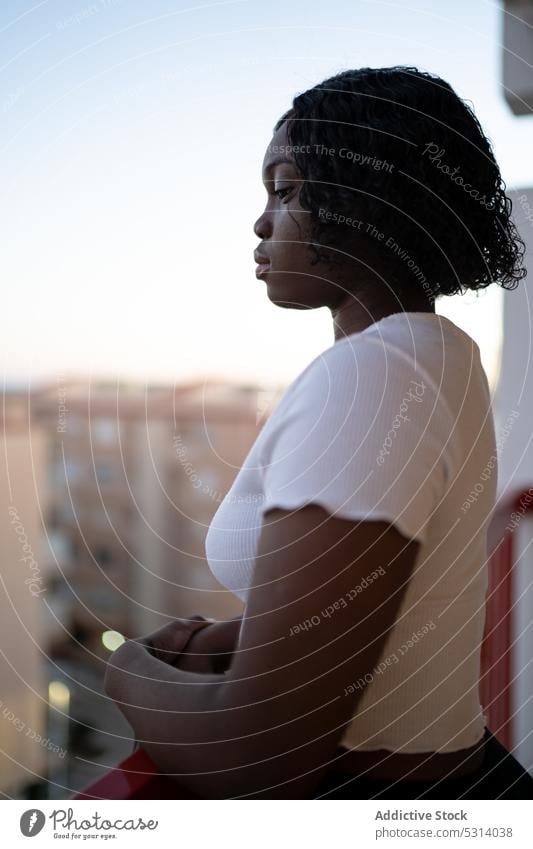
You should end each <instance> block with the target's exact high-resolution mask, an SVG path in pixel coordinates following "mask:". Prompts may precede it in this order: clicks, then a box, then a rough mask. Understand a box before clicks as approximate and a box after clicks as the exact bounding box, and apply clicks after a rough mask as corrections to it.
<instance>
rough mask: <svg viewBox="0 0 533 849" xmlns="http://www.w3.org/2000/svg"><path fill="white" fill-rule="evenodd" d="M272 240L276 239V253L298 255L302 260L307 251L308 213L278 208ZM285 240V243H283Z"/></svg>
mask: <svg viewBox="0 0 533 849" xmlns="http://www.w3.org/2000/svg"><path fill="white" fill-rule="evenodd" d="M274 221H275V226H274V232H273V234H272V235H273V238H274V240H276V241H278V242H279V244H278V246H277V250H276V253H278V252H279V253H280V254H283V255H292V256H294V257H295V256H298V258H299V260H300V261H302V260H303V259H304V257H305V256H306V251H307V252H308V249H307V246H308V244H309V232H308V226H309V214H308V213H306V212H304V211H303V210H302V211H300V210H298V209H294V208H291V210H290V211H289V210H280V211H279V212H278V213H277V215H276V217H275V219H274ZM283 242H285V244H283Z"/></svg>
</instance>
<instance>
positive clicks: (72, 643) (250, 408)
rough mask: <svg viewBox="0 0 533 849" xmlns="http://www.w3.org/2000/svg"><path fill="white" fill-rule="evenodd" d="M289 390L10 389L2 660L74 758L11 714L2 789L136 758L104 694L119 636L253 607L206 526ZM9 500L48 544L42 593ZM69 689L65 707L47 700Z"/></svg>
mask: <svg viewBox="0 0 533 849" xmlns="http://www.w3.org/2000/svg"><path fill="white" fill-rule="evenodd" d="M280 391H281V390H280V389H279V388H272V389H267V390H265V389H261V388H259V387H254V386H251V387H246V386H238V385H229V384H224V383H221V382H218V383H213V384H187V385H183V386H174V387H168V386H159V387H153V388H152V387H144V386H140V385H130V386H120V385H119V384H112V383H108V384H106V383H95V382H89V381H83V380H82V381H62V380H59V381H57V382H56V383H54V384H49V385H46V386H42V387H39V388H37V389H35V390H33V391H32V392H31V393H29V394H27V395H22V394H20V395H10V394H9V393H8V394H7V395H6V399H7V400H6V402H5V404H4V406H5V408H6V411H7V412H6V416H5V418H6V423H5V426H4V451H3V456H4V457H5V458H9V475H6V476H4V477H5V480H6V481H8V480H10V481H11V489H10V486H8V485H7V484H4V490H3V492H2V499H3V504H2V516H3V525H2V527H1V529H0V534H1V538H0V544H1V545H2V551H3V552H4V557H5V559H4V562H5V568H4V569H3V570H2V572H3V574H4V573H5V574H4V595H5V599H4V607H5V606H6V605H9V603H10V602H9V599H12V601H13V604H12V612H11V614H10V616H7V617H4V620H3V621H2V625H1V626H0V627H1V628H2V635H1V636H2V646H10V645H13V651H14V654H13V657H11V658H9V662H10V663H11V665H13V666H14V667H15V669H16V671H13V670H12V669H11V668H10V665H9V662H7V664H6V663H4V664H3V667H2V693H3V694H5V700H4V701H5V704H6V705H7V707H8V709H9V710H10V711H12V712H13V714H14V715H16V716H19V717H21V720H22V721H24V723H26V724H27V725H31V727H34V728H35V729H36V730H37V729H38V730H39V734H40V736H41V738H42V739H43V740H44V738H45V737H46V736H47V734H48V736H49V737H51V738H52V737H53V739H54V740H55V744H57V745H56V747H57V746H59V747H60V751H59V753H58V752H56V753H55V755H54V757H55V761H52V760H51V757H52V756H51V754H50V749H49V748H48V749H46V748H45V747H44V746H43V745H36V744H35V742H33V744H32V745H29V738H28V740H25V739H24V737H23V735H22V734H20V733H18V732H16V729H15V727H14V725H13V722H9V721H8V720H4V722H3V724H2V725H0V729H1V732H0V733H2V738H1V740H2V750H3V751H4V752H5V753H6V754H5V755H4V757H3V760H2V768H1V770H0V791H3V792H5V793H6V794H8V795H15V796H16V795H17V794H22V795H24V792H25V790H24V788H25V787H28V786H31V785H33V784H34V783H38V782H39V779H40V778H41V779H42V778H48V780H49V781H50V782H52V783H53V789H52V791H51V797H52V798H60V797H62V796H63V797H66V796H68V795H69V793H70V792H71V790H72V789H77V788H79V787H81V786H84V785H85V784H86V783H87V782H88V781H90V780H91V779H93V778H94V777H95V776H96V775H98V774H100V773H99V767H98V764H99V763H101V764H102V769H103V768H104V766H103V765H106V766H107V765H108V764H109V763H115V762H117V760H120V758H121V757H123V756H124V755H125V754H127V753H128V752H129V750H130V748H131V741H130V740H129V729H128V727H127V725H126V723H125V722H124V721H123V720H122V718H121V717H120V716H119V712H118V711H116V709H113V708H112V706H110V705H109V704H108V703H107V704H106V700H105V697H104V695H103V687H102V684H103V676H104V671H105V664H106V661H107V658H108V657H109V654H110V650H111V649H110V645H111V643H106V634H107V635H108V636H109V633H110V632H111V636H112V638H114V639H116V638H117V635H118V636H119V637H120V635H122V637H125V638H128V637H131V636H139V635H140V634H143V633H148V632H149V631H150V630H153V629H155V628H157V627H159V626H160V625H163V624H165V623H166V622H168V621H170V620H171V619H173V618H176V617H186V616H189V615H191V614H194V613H201V614H203V615H204V616H209V617H214V618H227V617H230V616H233V615H236V614H237V613H238V612H239V611H240V610H241V608H242V605H241V603H240V601H239V600H238V599H236V597H234V596H233V595H232V594H231V593H229V592H228V591H227V590H225V589H224V588H223V587H221V586H220V585H219V584H218V583H217V582H216V580H215V579H214V578H213V576H212V575H211V572H210V570H209V568H208V566H207V562H206V559H205V548H204V540H205V534H206V532H207V527H208V525H209V523H210V521H211V518H212V516H213V514H214V513H215V511H216V510H217V508H218V505H219V503H220V502H221V500H222V498H223V497H224V495H225V493H226V492H227V490H228V489H229V487H230V486H231V484H232V482H233V480H234V478H235V476H236V474H237V472H238V470H239V468H240V466H241V464H242V461H243V460H244V458H245V456H246V454H247V452H248V450H249V449H250V447H251V445H252V444H253V442H254V440H255V439H256V437H257V435H258V433H259V430H260V429H261V427H262V426H263V424H264V421H265V420H266V418H267V417H268V414H269V412H270V410H271V409H272V407H273V406H274V404H275V401H276V399H277V397H278V396H279V392H280ZM5 462H7V461H5ZM36 479H38V480H39V484H38V486H37V484H36V483H35V480H36ZM13 489H15V490H16V491H13ZM10 508H12V509H14V508H16V509H18V510H19V513H20V520H21V521H22V522H23V525H24V530H25V532H26V534H27V536H28V539H30V540H31V541H32V545H33V546H34V547H35V549H36V550H37V548H38V550H39V556H38V558H37V556H36V561H37V560H38V562H39V564H40V568H41V570H42V572H41V573H40V583H39V584H35V587H34V589H36V590H39V589H42V592H41V593H40V594H39V593H36V595H35V596H33V595H32V594H31V593H30V592H29V591H28V586H27V585H24V583H23V581H22V573H21V566H20V563H19V558H20V556H21V552H20V543H19V540H18V538H17V536H16V534H15V533H14V531H13V528H12V524H10V522H11V520H12V517H13V515H14V514H13V513H10V512H9V509H10ZM43 599H46V600H45V601H43ZM26 621H28V622H30V624H31V627H29V628H28V630H29V631H30V633H31V635H32V638H31V639H29V638H26V637H25V635H24V625H23V624H21V622H22V623H24V622H26ZM15 655H16V656H15ZM0 659H1V658H0ZM50 682H52V690H50ZM54 687H56V690H54ZM57 687H60V688H62V689H60V691H59V692H60V693H66V697H65V698H66V702H65V705H64V707H65V710H63V711H62V710H60V709H59V710H58V709H57V708H58V706H57V705H56V706H55V707H54V706H52V708H50V707H49V705H48V702H49V700H50V699H49V694H50V692H56V691H57ZM2 698H4V696H2ZM110 707H111V711H110V710H109V708H110ZM62 714H67V726H65V719H64V717H63V719H61V715H62ZM65 727H68V735H67V737H65V733H66V732H65ZM23 742H24V746H22V743H23ZM51 745H52V743H50V746H51ZM21 746H22V747H21ZM66 749H67V750H68V755H67V757H65V756H64V755H61V752H62V751H65V750H66ZM10 758H12V759H13V761H15V762H18V763H19V764H20V766H19V768H18V771H16V770H14V769H13V766H12V762H11V760H10ZM49 792H50V791H49Z"/></svg>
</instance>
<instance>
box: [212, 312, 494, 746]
mask: <svg viewBox="0 0 533 849" xmlns="http://www.w3.org/2000/svg"><path fill="white" fill-rule="evenodd" d="M496 485H497V458H496V441H495V433H494V423H493V416H492V409H491V398H490V392H489V386H488V382H487V377H486V374H485V371H484V369H483V366H482V364H481V360H480V353H479V348H478V346H477V344H476V343H475V342H474V340H473V339H472V338H471V337H470V336H469V335H468V334H466V333H465V332H464V331H463V330H461V329H460V328H459V327H457V326H456V325H455V324H454V323H453V322H452V321H450V320H449V319H447V318H445V317H443V316H440V315H437V314H433V313H418V312H400V313H394V314H392V315H389V316H386V317H385V318H383V319H381V320H380V321H377V322H375V323H374V324H372V325H370V326H369V327H367V328H365V329H364V330H363V331H361V332H358V333H353V334H351V335H350V336H346V337H344V338H343V339H341V340H339V341H337V342H335V343H334V344H333V345H332V346H331V347H330V348H328V349H327V350H325V351H324V352H323V353H322V354H320V355H319V356H318V357H316V358H315V359H314V360H313V361H312V362H311V363H310V364H309V365H308V366H307V367H306V368H305V369H304V370H303V372H302V373H301V374H300V375H299V376H298V377H297V378H296V379H295V380H294V381H293V382H292V383H291V385H290V386H289V387H288V388H287V390H286V391H285V393H284V394H283V396H282V398H281V400H280V401H279V403H278V405H277V406H276V408H275V410H274V411H273V413H272V414H271V416H270V417H269V419H268V420H267V421H266V422H265V425H264V426H263V428H262V429H261V431H260V433H259V435H258V437H257V439H256V441H255V443H254V444H253V446H252V448H251V450H250V451H249V453H248V455H247V457H246V459H245V461H244V463H243V465H242V468H241V469H240V471H239V473H238V474H237V477H236V478H235V481H234V483H233V486H232V487H231V489H230V490H229V492H228V493H227V495H226V497H225V498H224V500H223V501H222V502H221V504H220V506H219V508H218V510H217V512H216V513H215V515H214V517H213V519H212V521H211V524H210V526H209V529H208V532H207V536H206V556H207V560H208V562H209V565H210V568H211V570H212V572H213V574H214V575H215V576H216V578H217V579H218V580H219V581H220V583H221V584H222V585H223V586H225V587H227V588H228V589H230V590H231V591H232V592H234V593H235V594H236V595H238V596H239V597H240V598H241V599H243V600H246V593H247V589H248V587H249V586H250V582H251V580H252V574H253V568H254V558H255V554H256V550H257V542H258V538H259V534H260V530H261V524H262V514H263V512H264V511H265V510H267V509H268V508H269V507H281V508H290V509H295V508H298V507H301V506H302V505H304V504H308V503H314V504H321V505H322V506H323V507H325V508H326V509H327V510H328V511H329V512H330V513H331V514H334V515H336V516H338V517H342V518H353V519H363V520H364V519H368V520H372V519H382V520H383V519H385V520H387V521H389V522H391V523H393V524H394V525H395V526H396V527H397V528H398V530H399V531H400V532H401V533H402V534H404V535H405V536H406V537H408V538H416V539H418V540H419V541H420V543H421V546H420V550H419V554H418V557H417V561H416V564H415V567H414V571H413V574H412V577H411V579H410V581H409V583H408V586H407V590H406V594H405V596H404V599H403V602H402V605H401V607H400V610H399V612H398V615H397V620H396V622H395V624H394V626H393V628H392V629H391V631H390V633H389V635H388V637H387V641H386V643H385V646H384V648H383V651H382V656H381V658H380V661H379V663H378V664H377V665H376V667H374V669H373V670H372V671H371V672H369V673H368V675H367V676H366V687H365V688H364V690H363V694H362V697H361V699H360V701H359V703H358V705H357V708H356V712H355V714H354V716H353V719H352V720H351V722H350V724H349V725H348V726H347V727H346V729H345V733H344V736H343V738H342V741H341V742H342V744H343V745H345V746H348V747H349V748H354V749H362V750H363V749H367V750H370V749H387V750H389V751H401V752H425V751H440V752H447V751H455V750H458V749H463V748H466V747H469V746H471V745H473V744H474V743H476V742H477V741H479V740H480V739H481V737H482V736H483V733H484V726H485V717H484V715H483V712H482V708H481V705H480V701H479V689H478V688H479V677H480V650H481V643H482V636H483V628H484V622H485V592H486V589H487V580H488V576H487V558H486V531H487V524H488V522H489V520H490V517H491V513H492V510H493V507H494V504H495V497H496ZM375 577H376V576H374V579H375ZM368 579H369V580H372V576H371V575H369V576H368ZM352 603H354V604H355V603H357V602H356V601H352ZM361 603H363V602H361ZM357 686H358V687H359V689H361V687H362V682H359V684H358V685H357Z"/></svg>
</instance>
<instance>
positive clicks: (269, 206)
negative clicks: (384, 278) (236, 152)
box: [254, 124, 347, 309]
mask: <svg viewBox="0 0 533 849" xmlns="http://www.w3.org/2000/svg"><path fill="white" fill-rule="evenodd" d="M263 183H264V185H265V188H266V190H267V194H268V197H267V203H266V207H265V210H264V212H263V213H262V215H261V216H260V217H259V218H258V219H257V221H256V222H255V224H254V232H255V234H256V236H257V237H258V238H259V239H261V243H260V244H259V245H258V247H257V249H256V251H255V253H254V257H255V259H256V262H257V263H258V267H257V269H256V277H257V278H258V279H259V280H264V281H265V282H266V284H267V293H268V297H269V299H270V300H271V301H272V302H273V303H275V304H277V305H278V306H283V307H288V308H292V309H313V308H316V307H324V306H327V307H330V308H334V307H335V306H338V305H339V303H340V302H341V301H342V300H343V299H344V298H346V295H347V292H346V290H345V289H344V287H343V286H342V285H341V284H340V282H338V285H335V282H334V281H333V280H332V279H331V274H330V273H329V271H328V266H327V265H325V264H324V263H319V264H315V265H311V260H312V259H313V256H314V254H313V252H312V251H311V249H310V248H309V231H310V215H311V213H310V212H308V211H307V210H305V209H302V207H301V206H300V202H299V193H300V188H301V186H302V183H303V178H302V176H301V175H300V174H299V173H298V171H297V170H296V166H295V164H294V161H293V158H292V155H291V153H290V145H289V141H288V139H287V131H286V124H283V125H282V126H281V127H280V128H279V129H278V130H277V131H276V132H275V133H274V136H273V137H272V141H271V142H270V144H269V145H268V147H267V150H266V153H265V157H264V160H263Z"/></svg>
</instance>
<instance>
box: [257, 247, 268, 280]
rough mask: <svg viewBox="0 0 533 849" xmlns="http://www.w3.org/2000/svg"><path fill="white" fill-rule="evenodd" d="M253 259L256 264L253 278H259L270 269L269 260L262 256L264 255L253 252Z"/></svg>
mask: <svg viewBox="0 0 533 849" xmlns="http://www.w3.org/2000/svg"><path fill="white" fill-rule="evenodd" d="M254 259H255V261H256V263H257V266H256V269H255V276H256V277H260V276H261V274H264V272H265V271H267V270H268V269H269V267H270V260H269V259H268V257H266V256H264V254H261V253H259V251H254Z"/></svg>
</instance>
